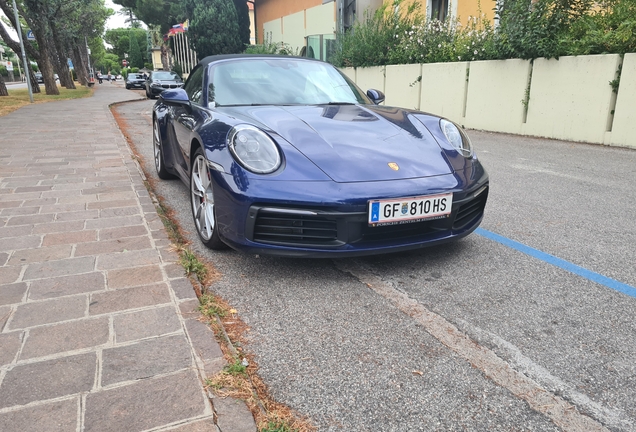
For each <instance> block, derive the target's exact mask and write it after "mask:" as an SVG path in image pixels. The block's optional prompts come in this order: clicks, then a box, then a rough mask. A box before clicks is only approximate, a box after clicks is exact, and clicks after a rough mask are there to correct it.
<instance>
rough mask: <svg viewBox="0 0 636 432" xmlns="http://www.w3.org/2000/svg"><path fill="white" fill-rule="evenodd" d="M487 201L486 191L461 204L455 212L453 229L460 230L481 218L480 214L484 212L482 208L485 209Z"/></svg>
mask: <svg viewBox="0 0 636 432" xmlns="http://www.w3.org/2000/svg"><path fill="white" fill-rule="evenodd" d="M487 199H488V189H486V190H484V191H483V192H482V193H480V194H479V195H478V196H476V197H475V198H473V199H472V200H470V201H468V202H465V203H463V204H462V205H461V206H460V207H459V210H457V215H456V216H455V222H454V223H453V229H454V230H458V229H462V228H464V227H465V226H466V225H468V224H469V223H471V222H472V221H474V220H475V219H476V218H477V217H479V216H481V214H482V213H483V212H484V208H485V207H486V200H487Z"/></svg>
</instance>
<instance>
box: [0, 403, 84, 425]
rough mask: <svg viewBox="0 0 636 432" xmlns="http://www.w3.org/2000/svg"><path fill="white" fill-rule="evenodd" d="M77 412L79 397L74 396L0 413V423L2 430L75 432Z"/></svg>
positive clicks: (78, 409) (77, 420)
mask: <svg viewBox="0 0 636 432" xmlns="http://www.w3.org/2000/svg"><path fill="white" fill-rule="evenodd" d="M79 412H80V398H79V397H74V398H72V399H67V400H63V401H59V402H53V403H48V404H42V405H36V406H30V407H27V408H23V409H20V410H17V411H9V412H6V413H0V425H2V431H3V432H25V431H26V430H31V431H37V432H75V431H77V430H78V425H79ZM27 427H28V428H29V429H26V428H27Z"/></svg>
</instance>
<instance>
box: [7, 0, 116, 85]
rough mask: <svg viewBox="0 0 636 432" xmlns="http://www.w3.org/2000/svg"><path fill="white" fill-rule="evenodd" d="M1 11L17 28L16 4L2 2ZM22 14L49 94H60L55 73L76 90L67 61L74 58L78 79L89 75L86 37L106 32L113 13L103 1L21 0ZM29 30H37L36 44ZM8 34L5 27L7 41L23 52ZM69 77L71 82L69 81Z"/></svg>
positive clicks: (28, 47)
mask: <svg viewBox="0 0 636 432" xmlns="http://www.w3.org/2000/svg"><path fill="white" fill-rule="evenodd" d="M0 9H2V11H3V12H4V13H5V15H7V17H8V18H9V20H10V22H11V24H12V25H13V27H14V29H15V28H16V23H15V22H14V15H13V5H12V1H11V0H0ZM18 11H19V14H20V16H21V18H22V19H23V20H24V24H25V25H23V26H22V33H23V39H24V40H25V48H26V50H27V54H28V56H29V57H30V58H31V59H33V60H35V61H36V62H37V63H38V67H39V69H40V71H41V72H42V77H43V79H44V85H45V88H46V93H47V94H55V95H56V94H59V90H58V88H57V83H56V81H55V78H54V72H57V73H58V74H59V75H60V78H61V79H62V80H63V84H65V85H66V86H67V87H69V88H72V87H74V85H73V83H72V81H71V80H70V72H69V70H68V64H67V61H66V60H67V58H68V57H71V58H72V59H73V61H74V64H75V66H76V68H77V69H78V78H79V77H82V76H84V75H87V71H86V72H85V73H84V71H83V70H82V69H83V68H85V67H87V65H88V58H87V56H86V54H84V55H82V51H85V42H84V41H85V38H88V39H92V38H94V37H96V36H98V35H101V33H103V29H104V25H105V22H106V19H107V18H108V16H109V14H111V13H112V10H110V9H107V8H105V7H104V3H103V0H21V1H20V2H18ZM0 27H2V26H0ZM27 28H28V29H31V30H32V31H33V34H34V35H35V38H36V42H31V41H27V40H26V29H27ZM6 33H7V32H6V31H5V29H4V27H2V28H0V36H1V37H2V38H3V39H4V40H5V42H7V44H9V46H11V48H12V49H13V50H14V51H15V50H16V49H17V50H19V44H18V42H17V41H13V40H12V38H11V37H10V36H9V35H8V34H6ZM7 39H9V40H11V42H9V40H7ZM14 45H15V46H14ZM67 76H68V77H69V79H66V77H67ZM80 79H81V78H80ZM34 81H35V79H34V77H32V84H34V86H33V87H34V91H35V92H39V86H38V84H37V81H35V82H34ZM83 83H84V82H83Z"/></svg>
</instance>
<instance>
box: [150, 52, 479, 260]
mask: <svg viewBox="0 0 636 432" xmlns="http://www.w3.org/2000/svg"><path fill="white" fill-rule="evenodd" d="M383 100H384V94H382V92H380V91H378V90H373V89H372V90H369V91H367V92H366V94H365V93H364V92H362V91H361V90H360V89H359V88H357V87H356V85H355V84H354V83H353V82H351V81H350V80H349V79H348V78H347V77H346V76H345V75H344V74H342V73H341V72H340V71H339V70H338V69H336V68H334V67H333V66H331V65H330V64H328V63H324V62H320V61H317V60H311V59H307V58H296V57H281V56H264V55H232V56H212V57H207V58H205V59H203V60H202V61H201V62H200V63H199V64H198V65H197V66H196V67H195V68H194V69H193V70H192V72H191V73H190V76H189V77H188V80H187V81H186V83H185V86H184V88H183V89H175V90H166V91H164V92H163V93H162V94H161V96H160V98H159V100H158V101H157V103H156V104H155V106H154V110H153V129H154V130H153V141H154V157H155V166H156V168H157V173H158V175H159V177H160V178H162V179H169V178H174V177H175V176H176V177H178V178H180V179H181V180H182V181H183V182H185V183H186V184H187V185H188V186H189V188H190V196H191V205H192V215H193V219H194V225H195V226H196V230H197V233H198V234H199V237H200V239H201V241H202V242H203V243H204V244H205V245H206V246H208V247H210V248H212V249H219V248H222V247H225V246H226V245H229V246H231V247H232V248H234V249H237V250H240V251H246V252H251V253H258V254H274V255H286V256H312V257H335V256H356V255H369V254H379V253H387V252H395V251H403V250H409V249H416V248H420V247H423V246H430V245H435V244H438V243H442V242H445V241H448V240H453V239H457V238H460V237H463V236H465V235H467V234H470V233H471V232H472V231H473V230H475V228H477V226H478V225H479V224H480V222H481V220H482V218H483V214H484V207H485V205H486V199H487V197H488V175H487V174H486V171H485V170H484V168H483V167H482V166H481V164H480V163H479V161H478V160H477V157H476V156H475V153H474V152H473V149H472V146H471V143H470V140H469V139H468V137H467V136H466V134H465V133H464V131H463V130H462V129H461V128H460V127H459V126H457V125H456V124H454V123H453V122H451V121H448V120H446V119H443V118H440V117H436V116H433V115H430V114H425V113H422V112H419V111H414V110H407V109H402V108H394V107H385V106H380V105H378V104H379V103H381V102H382V101H383Z"/></svg>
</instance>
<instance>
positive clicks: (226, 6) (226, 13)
mask: <svg viewBox="0 0 636 432" xmlns="http://www.w3.org/2000/svg"><path fill="white" fill-rule="evenodd" d="M183 5H184V7H185V11H186V16H187V17H188V19H189V20H190V28H189V30H188V36H189V39H190V43H191V44H192V46H193V48H194V49H195V50H196V52H197V54H198V56H199V58H204V57H206V56H209V55H215V54H233V53H239V52H243V49H244V46H243V43H242V42H241V37H240V34H239V24H238V14H237V11H236V7H235V6H234V3H233V2H232V1H231V0H184V2H183Z"/></svg>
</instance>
